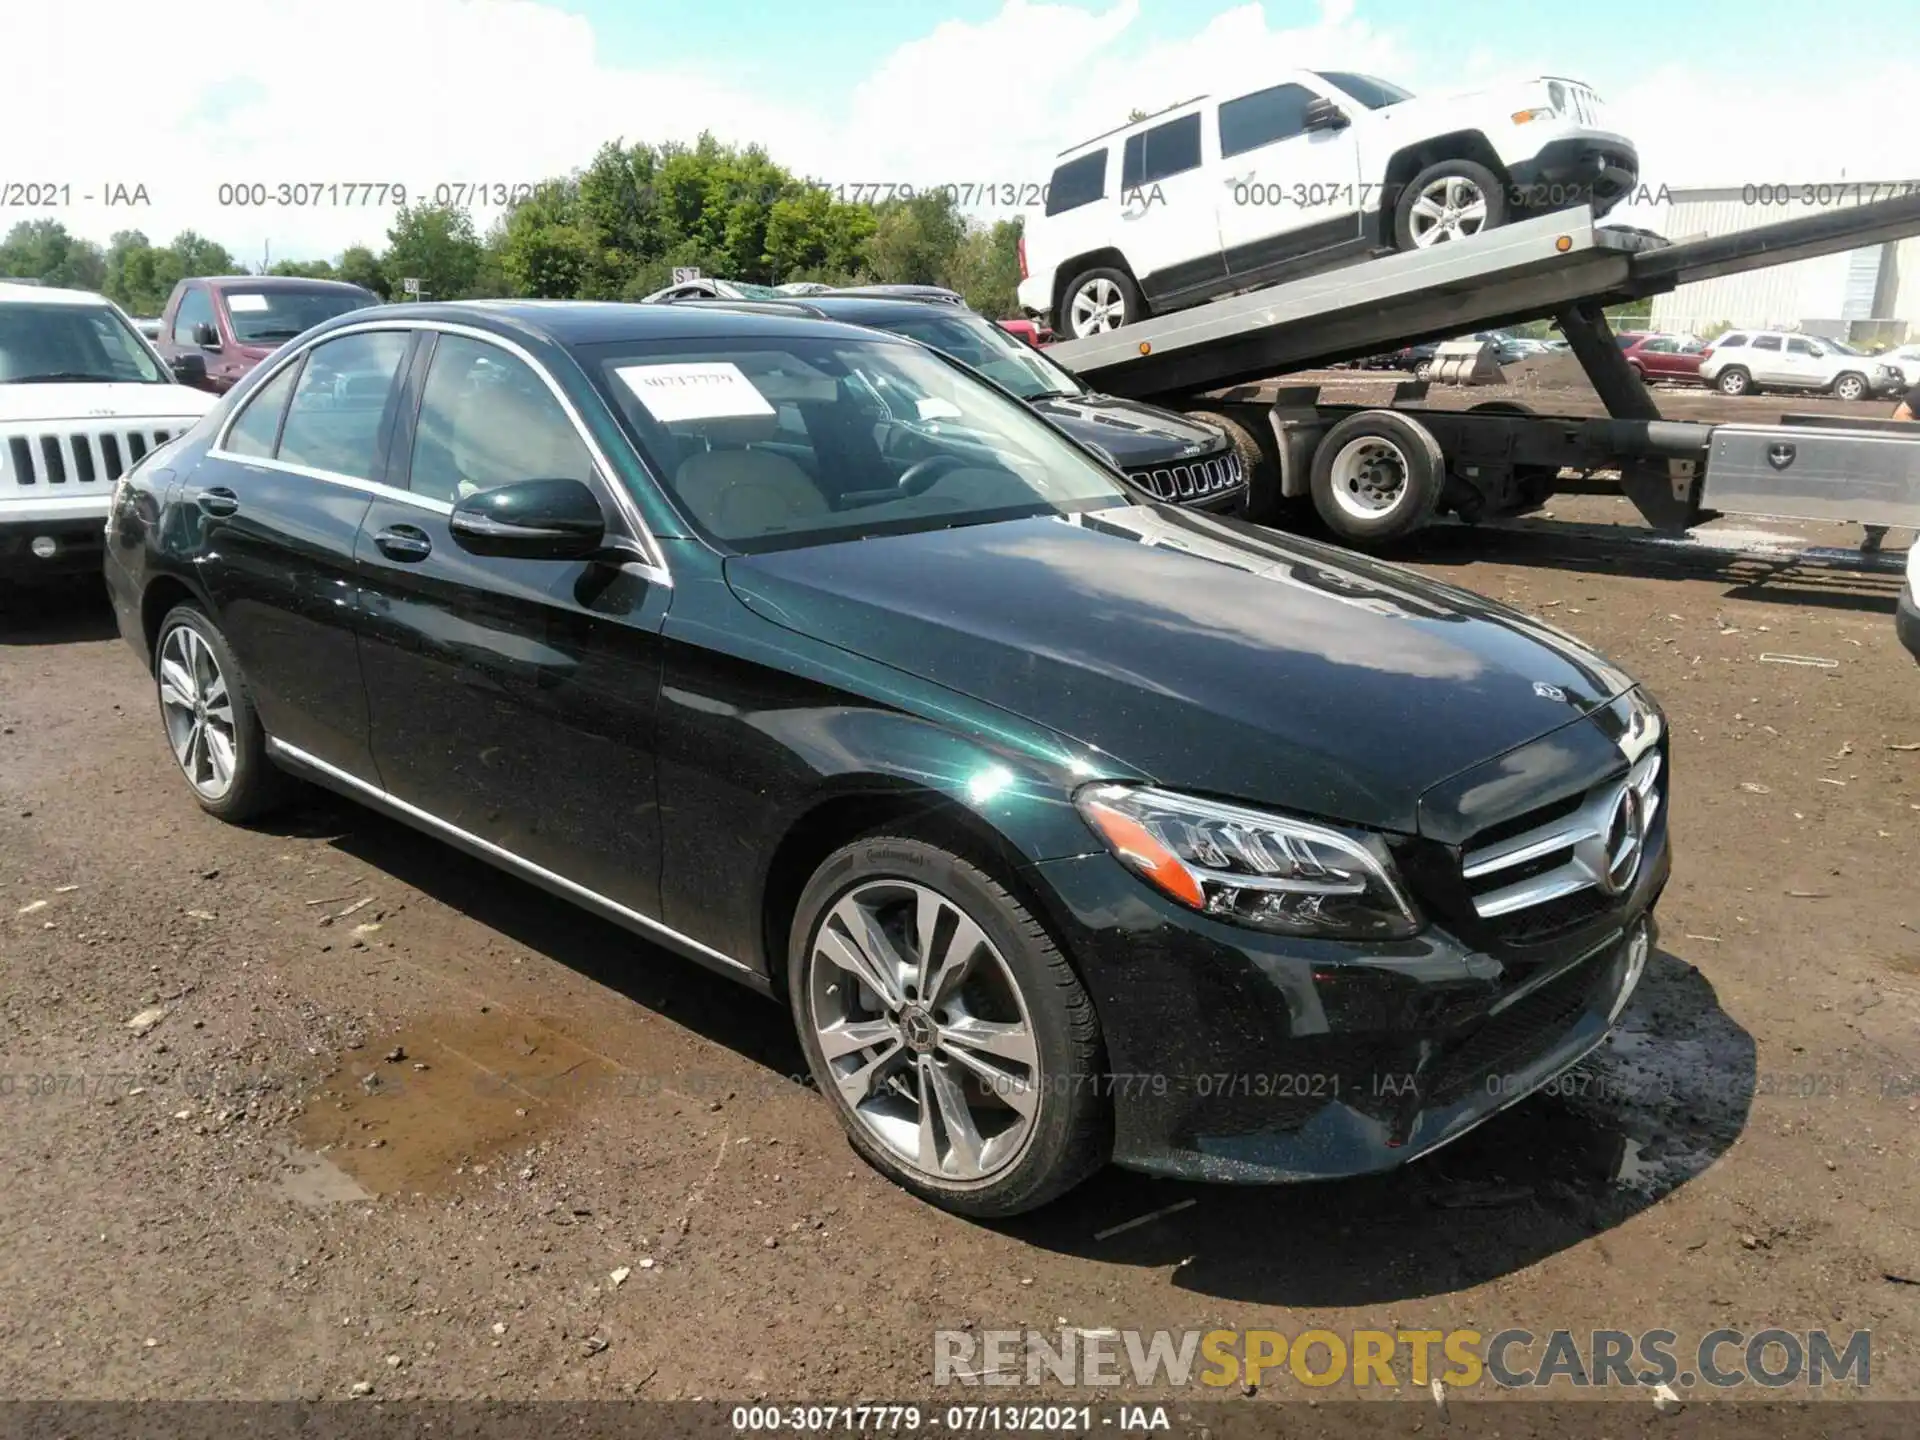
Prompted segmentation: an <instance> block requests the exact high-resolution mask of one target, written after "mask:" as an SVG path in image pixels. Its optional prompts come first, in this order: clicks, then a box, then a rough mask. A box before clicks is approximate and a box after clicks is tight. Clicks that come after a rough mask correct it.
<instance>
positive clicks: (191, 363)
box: [167, 350, 207, 385]
mask: <svg viewBox="0 0 1920 1440" xmlns="http://www.w3.org/2000/svg"><path fill="white" fill-rule="evenodd" d="M167 368H168V369H169V370H171V371H173V378H174V379H176V380H178V381H179V382H180V383H181V384H182V385H204V384H206V383H207V357H206V356H204V355H195V354H194V353H193V352H192V351H191V350H189V351H187V352H185V353H184V354H180V355H176V356H174V357H173V358H172V359H171V360H169V361H167Z"/></svg>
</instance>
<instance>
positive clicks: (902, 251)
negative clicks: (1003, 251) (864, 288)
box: [867, 190, 968, 285]
mask: <svg viewBox="0 0 1920 1440" xmlns="http://www.w3.org/2000/svg"><path fill="white" fill-rule="evenodd" d="M967 228H968V227H967V221H966V218H965V217H964V216H962V215H961V213H960V210H959V208H958V206H957V204H956V203H955V199H954V196H953V195H952V194H951V193H950V192H948V191H944V190H943V191H931V192H929V193H927V194H924V195H916V196H914V197H913V198H912V199H911V200H888V201H884V202H883V203H881V204H880V205H878V206H876V207H875V212H874V231H873V235H872V236H871V237H870V238H869V239H868V241H867V269H868V270H870V271H871V272H872V274H873V278H874V279H875V280H877V281H879V282H880V283H882V284H886V285H941V284H945V283H946V282H947V276H948V274H949V273H950V272H951V270H952V269H953V263H954V255H955V252H956V251H958V250H959V248H960V242H961V241H962V240H963V239H964V238H965V237H966V234H967Z"/></svg>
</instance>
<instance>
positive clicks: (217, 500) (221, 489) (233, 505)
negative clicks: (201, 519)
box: [195, 485, 240, 515]
mask: <svg viewBox="0 0 1920 1440" xmlns="http://www.w3.org/2000/svg"><path fill="white" fill-rule="evenodd" d="M195 503H196V504H198V505H199V507H200V508H201V510H202V511H204V512H205V513H206V514H208V515H231V514H233V512H234V511H236V510H238V509H239V508H240V497H239V496H238V495H236V494H234V493H233V491H231V490H229V489H227V487H226V486H224V485H216V486H214V487H213V489H211V490H203V491H201V492H200V497H199V499H198V500H197V501H196V502H195Z"/></svg>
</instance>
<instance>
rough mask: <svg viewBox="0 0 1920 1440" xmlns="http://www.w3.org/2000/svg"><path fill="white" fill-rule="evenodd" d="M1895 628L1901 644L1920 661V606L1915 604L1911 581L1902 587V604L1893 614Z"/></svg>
mask: <svg viewBox="0 0 1920 1440" xmlns="http://www.w3.org/2000/svg"><path fill="white" fill-rule="evenodd" d="M1893 628H1894V631H1895V633H1897V634H1898V635H1899V636H1900V643H1901V644H1902V645H1904V646H1906V647H1907V653H1908V654H1909V655H1911V656H1913V658H1914V659H1915V660H1920V606H1916V605H1915V603H1914V598H1913V583H1912V582H1911V581H1909V582H1908V583H1907V584H1905V585H1902V586H1901V587H1900V604H1899V607H1898V608H1897V609H1896V610H1895V611H1894V614H1893Z"/></svg>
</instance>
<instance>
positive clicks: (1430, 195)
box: [1410, 175, 1487, 250]
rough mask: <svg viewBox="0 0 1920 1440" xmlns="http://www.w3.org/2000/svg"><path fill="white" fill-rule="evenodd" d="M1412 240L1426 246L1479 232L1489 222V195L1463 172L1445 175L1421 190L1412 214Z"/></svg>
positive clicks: (1426, 247) (1422, 246)
mask: <svg viewBox="0 0 1920 1440" xmlns="http://www.w3.org/2000/svg"><path fill="white" fill-rule="evenodd" d="M1410 218H1411V226H1412V230H1413V243H1414V244H1415V245H1416V246H1418V247H1419V248H1420V249H1422V250H1425V249H1428V248H1429V247H1431V246H1434V245H1440V244H1444V243H1445V242H1447V241H1449V240H1464V239H1465V238H1466V237H1467V236H1469V235H1478V234H1479V233H1480V231H1481V229H1482V228H1483V227H1484V226H1485V225H1486V223H1487V197H1486V195H1485V194H1484V193H1483V192H1482V191H1481V189H1480V187H1479V186H1478V185H1476V184H1474V182H1473V181H1471V180H1469V179H1467V178H1466V177H1465V176H1464V175H1442V176H1441V177H1440V178H1439V179H1437V180H1434V181H1432V182H1431V183H1430V184H1428V185H1427V186H1426V188H1424V189H1423V190H1421V192H1420V197H1419V198H1418V199H1417V200H1415V201H1414V202H1413V211H1412V215H1411V217H1410Z"/></svg>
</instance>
